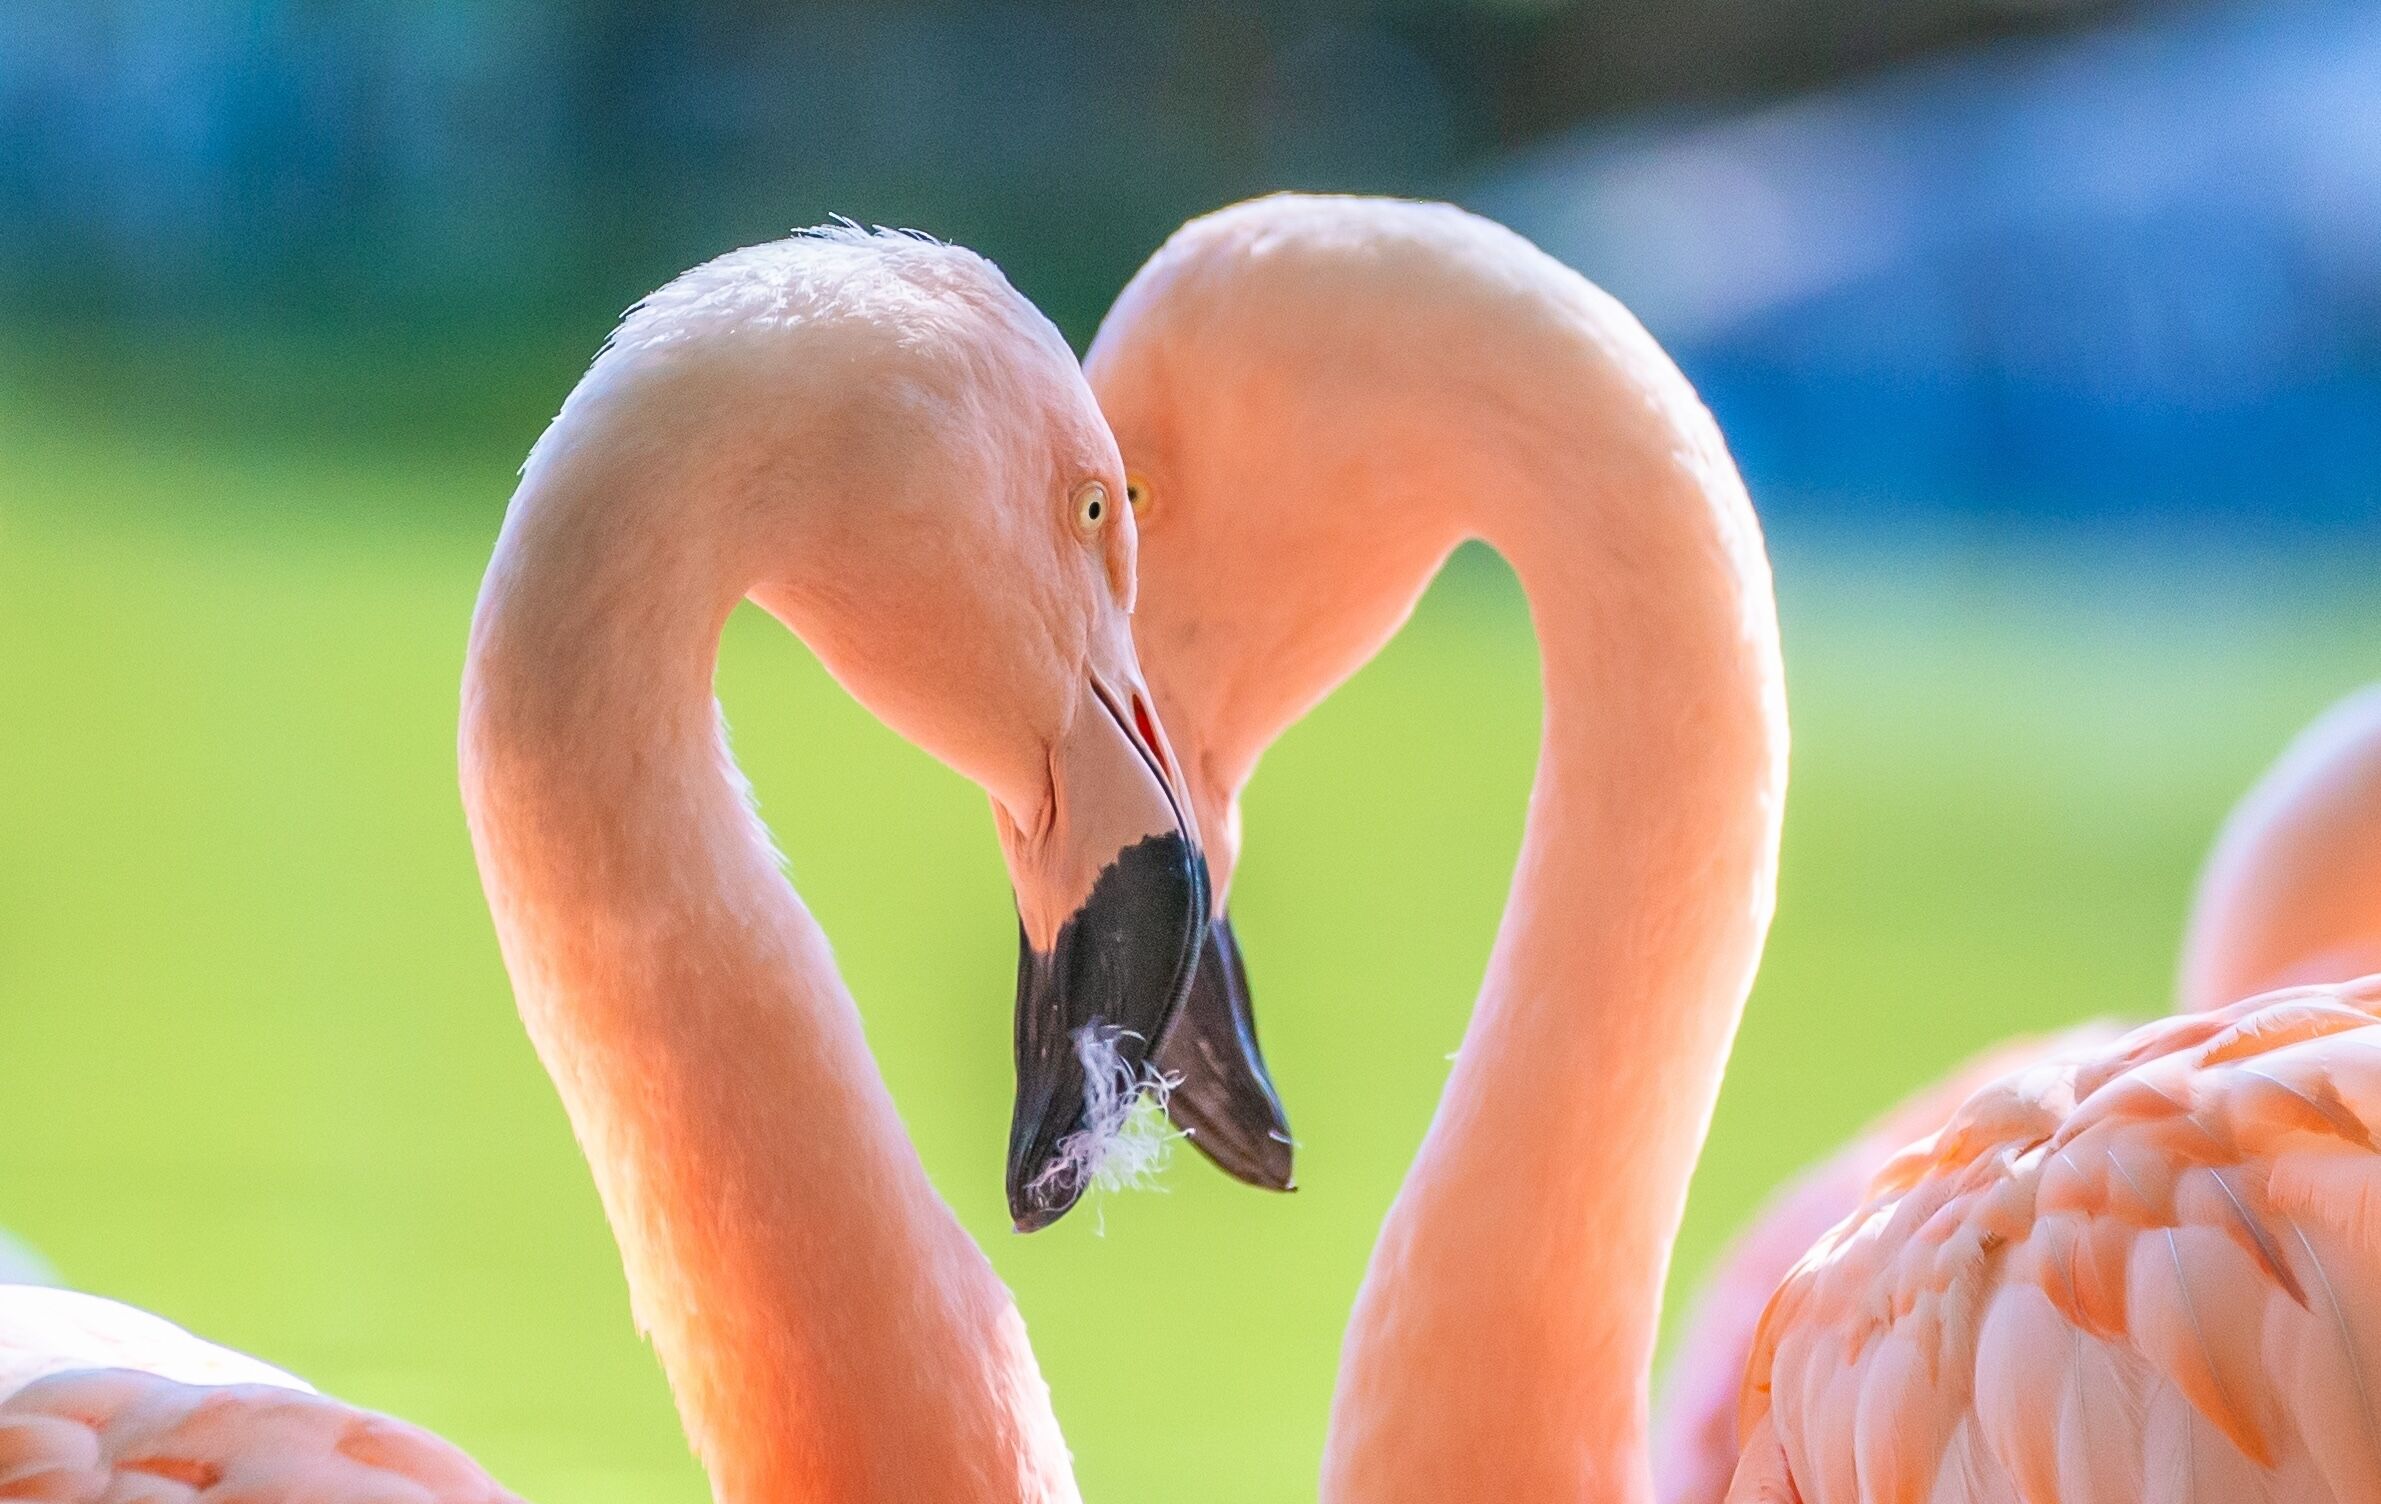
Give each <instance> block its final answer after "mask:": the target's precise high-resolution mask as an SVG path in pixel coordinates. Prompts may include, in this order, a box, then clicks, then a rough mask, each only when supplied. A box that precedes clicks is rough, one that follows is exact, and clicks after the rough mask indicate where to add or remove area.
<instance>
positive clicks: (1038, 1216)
mask: <svg viewBox="0 0 2381 1504" xmlns="http://www.w3.org/2000/svg"><path fill="white" fill-rule="evenodd" d="M1074 1204H1075V1202H1074V1198H1073V1197H1071V1196H1070V1197H1068V1198H1067V1201H1066V1204H1065V1205H1064V1206H1037V1207H1029V1208H1026V1209H1023V1210H1020V1209H1019V1208H1018V1207H1017V1206H1015V1205H1014V1204H1013V1203H1012V1204H1011V1205H1010V1207H1009V1221H1010V1224H1011V1225H1012V1226H1013V1227H1015V1228H1016V1230H1017V1231H1019V1232H1021V1233H1034V1232H1040V1231H1041V1230H1042V1229H1043V1228H1045V1227H1048V1226H1049V1225H1050V1224H1051V1223H1053V1222H1056V1221H1057V1220H1058V1219H1059V1218H1061V1217H1063V1216H1065V1215H1066V1214H1067V1212H1068V1210H1069V1209H1070V1208H1072V1207H1073V1206H1074Z"/></svg>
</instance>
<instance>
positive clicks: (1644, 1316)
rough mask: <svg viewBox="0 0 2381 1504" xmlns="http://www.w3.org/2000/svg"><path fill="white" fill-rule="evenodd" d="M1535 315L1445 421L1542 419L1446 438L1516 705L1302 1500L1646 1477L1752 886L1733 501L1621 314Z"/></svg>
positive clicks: (1757, 768) (1744, 582)
mask: <svg viewBox="0 0 2381 1504" xmlns="http://www.w3.org/2000/svg"><path fill="white" fill-rule="evenodd" d="M1573 285H1574V286H1576V284H1573ZM1578 292H1579V293H1580V294H1585V289H1584V288H1583V287H1581V288H1578ZM1561 314H1562V317H1561V318H1559V319H1550V320H1548V321H1547V322H1548V324H1549V326H1550V330H1549V332H1548V333H1547V335H1546V338H1547V339H1548V341H1549V345H1550V348H1547V349H1542V350H1541V349H1528V350H1517V351H1511V350H1509V351H1505V352H1501V353H1504V354H1505V355H1506V356H1507V358H1508V359H1509V360H1510V364H1511V366H1512V368H1513V369H1515V370H1519V371H1526V372H1528V373H1529V378H1530V381H1531V383H1532V384H1533V390H1532V391H1531V392H1530V393H1528V394H1524V395H1519V396H1516V397H1515V398H1514V399H1513V400H1514V405H1515V406H1516V407H1517V408H1520V409H1522V412H1521V418H1522V420H1523V421H1521V422H1518V423H1514V424H1512V425H1510V426H1505V425H1499V424H1493V423H1487V422H1483V423H1481V424H1479V425H1476V427H1475V428H1473V430H1472V431H1473V432H1477V433H1495V432H1500V431H1501V432H1506V433H1513V432H1520V433H1525V434H1537V435H1553V436H1556V442H1554V443H1553V444H1551V445H1549V446H1548V447H1547V448H1545V449H1544V450H1543V451H1538V452H1527V453H1524V452H1507V453H1500V454H1481V455H1476V456H1470V457H1464V458H1459V459H1455V460H1452V461H1451V462H1450V463H1452V464H1453V465H1454V466H1455V467H1456V468H1457V469H1458V470H1460V471H1464V472H1466V473H1465V474H1464V476H1463V479H1462V480H1461V482H1460V483H1456V484H1451V485H1449V486H1448V487H1447V489H1446V494H1457V495H1463V496H1468V497H1471V498H1475V499H1476V500H1475V503H1474V505H1473V510H1472V515H1470V516H1469V517H1467V518H1466V519H1464V525H1465V526H1467V527H1468V528H1470V529H1471V530H1473V531H1476V532H1477V533H1479V534H1480V535H1481V536H1483V537H1485V538H1486V539H1487V540H1488V541H1489V542H1490V543H1491V544H1492V545H1494V546H1496V547H1497V548H1498V549H1499V550H1500V551H1501V552H1503V553H1504V555H1505V556H1506V558H1507V559H1508V560H1509V561H1510V562H1511V563H1512V565H1513V567H1514V569H1515V571H1516V572H1517V574H1518V575H1519V576H1520V579H1521V582H1522V586H1523V588H1524V590H1525V591H1526V592H1527V594H1528V596H1529V599H1530V607H1531V615H1532V619H1533V621H1534V622H1535V625H1536V628H1537V633H1538V639H1539V644H1540V651H1541V654H1542V659H1543V673H1544V682H1545V694H1546V705H1545V720H1544V731H1543V737H1542V742H1541V749H1540V754H1539V765H1538V773H1537V779H1536V782H1535V784H1534V786H1533V788H1532V790H1531V795H1530V804H1529V828H1528V832H1527V835H1526V836H1525V838H1524V841H1523V845H1522V853H1521V859H1520V863H1519V867H1518V869H1517V870H1516V872H1515V874H1514V880H1513V887H1512V892H1511V895H1510V898H1509V900H1508V904H1507V910H1506V914H1505V920H1504V924H1503V927H1502V929H1501V930H1500V932H1499V934H1498V936H1497V943H1496V948H1495V951H1494V954H1493V955H1492V957H1491V959H1490V962H1489V968H1488V975H1487V979H1486V981H1485V983H1484V985H1483V988H1482V991H1481V995H1480V999H1479V1002H1478V1005H1477V1008H1476V1010H1475V1012H1474V1014H1473V1016H1472V1020H1471V1024H1470V1027H1469V1029H1468V1030H1467V1031H1466V1033H1465V1036H1464V1040H1463V1047H1462V1050H1461V1052H1460V1054H1459V1056H1458V1058H1457V1062H1456V1065H1455V1067H1454V1070H1453V1072H1452V1074H1451V1075H1450V1077H1449V1080H1448V1083H1447V1087H1446V1090H1445V1092H1444V1094H1443V1095H1442V1097H1441V1099H1440V1102H1439V1106H1438V1111H1437V1114H1436V1117H1435V1118H1434V1120H1433V1122H1432V1124H1431V1128H1430V1132H1429V1134H1428V1136H1427V1138H1426V1139H1425V1140H1424V1143H1423V1145H1422V1149H1421V1152H1420V1154H1419V1155H1418V1156H1417V1158H1416V1161H1415V1164H1414V1167H1413V1169H1412V1171H1411V1172H1410V1173H1409V1175H1408V1176H1407V1178H1406V1181H1405V1185H1404V1187H1403V1189H1402V1190H1401V1191H1400V1192H1399V1195H1398V1198H1397V1202H1396V1205H1395V1206H1394V1207H1393V1208H1392V1210H1391V1211H1390V1214H1389V1217H1388V1220H1387V1223H1386V1225H1385V1226H1384V1228H1383V1230H1382V1234H1381V1238H1380V1241H1379V1243H1378V1244H1377V1245H1376V1247H1375V1249H1374V1251H1373V1256H1372V1262H1371V1265H1370V1268H1369V1270H1368V1271H1367V1273H1366V1276H1365V1281H1364V1287H1363V1290H1362V1292H1361V1294H1360V1295H1359V1296H1358V1298H1357V1304H1356V1310H1355V1314H1354V1316H1353V1318H1352V1320H1351V1322H1350V1326H1349V1331H1348V1336H1347V1339H1346V1346H1345V1350H1344V1354H1343V1359H1342V1363H1341V1367H1340V1379H1339V1387H1338V1392H1337V1394H1336V1396H1335V1398H1334V1403H1333V1407H1332V1418H1331V1435H1330V1441H1329V1444H1328V1447H1327V1450H1326V1456H1325V1461H1324V1471H1323V1497H1324V1498H1325V1499H1327V1500H1335V1501H1364V1504H1377V1501H1383V1500H1409V1499H1410V1500H1416V1501H1420V1500H1425V1499H1449V1498H1483V1499H1490V1498H1496V1499H1542V1500H1553V1499H1582V1500H1584V1499H1593V1500H1596V1501H1598V1504H1611V1501H1619V1504H1637V1501H1646V1500H1650V1499H1651V1497H1652V1494H1651V1488H1650V1481H1649V1478H1648V1476H1647V1465H1646V1437H1645V1428H1646V1407H1647V1402H1646V1386H1647V1377H1648V1371H1649V1368H1650V1366H1651V1362H1652V1358H1653V1348H1654V1337H1655V1330H1656V1325H1657V1321H1658V1318H1659V1314H1660V1306H1661V1292H1662V1284H1663V1279H1664V1276H1665V1273H1666V1271H1667V1266H1668V1263H1669V1257H1670V1249H1671V1243H1672V1240H1673V1239H1674V1237H1675V1236H1676V1233H1677V1229H1678V1223H1679V1217H1680V1214H1681V1211H1682V1209H1683V1207H1684V1204H1685V1198H1686V1189H1687V1181H1688V1178H1689V1175H1690V1173H1691V1172H1692V1170H1693V1167H1694V1163H1695V1159H1696V1157H1697V1155H1698V1154H1699V1153H1700V1151H1701V1148H1702V1143H1703V1137H1704V1133H1705V1130H1706V1128H1707V1126H1708V1123H1709V1119H1710V1114H1711V1108H1712V1104H1713V1102H1714V1100H1715V1098H1716V1097H1717V1094H1718V1090H1719V1083H1720V1075H1721V1072H1722V1069H1723V1068H1724V1066H1725V1063H1726V1058H1727V1052H1728V1047H1729V1043H1730V1041H1731V1039H1732V1038H1733V1036H1734V1032H1735V1028H1736V1023H1737V1019H1738V1017H1739V1015H1740V1013H1741V1011H1742V1007H1743V1002H1744V998H1745V994H1746V992H1747V990H1748V989H1749V988H1750V986H1751V982H1752V977H1753V971H1754V968H1755V965H1756V963H1757V961H1758V958H1759V953H1760V948H1761V944H1762V940H1763V938H1764V936H1765V934H1766V930H1767V925H1768V920H1769V914H1770V910H1771V906H1772V900H1773V894H1774V879H1775V868H1776V856H1777V838H1778V822H1779V816H1780V811H1781V806H1782V799H1783V794H1784V779H1785V741H1786V728H1785V707H1784V700H1783V687H1782V681H1781V672H1780V668H1779V662H1778V644H1777V628H1776V619H1775V610H1774V606H1773V604H1772V600H1771V593H1770V584H1769V572H1768V563H1767V558H1766V556H1765V554H1764V553H1763V550H1762V547H1761V540H1760V533H1759V528H1758V525H1757V524H1756V522H1755V520H1754V518H1753V514H1752V510H1751V507H1750V506H1749V504H1748V503H1747V501H1746V500H1745V496H1744V492H1743V489H1742V486H1741V483H1740V482H1739V481H1738V480H1737V478H1736V472H1735V469H1734V467H1733V465H1732V464H1731V463H1730V462H1729V460H1728V458H1727V455H1726V452H1725V450H1724V448H1723V447H1722V445H1721V442H1720V439H1719V435H1718V432H1717V431H1716V429H1714V428H1713V426H1712V424H1711V422H1710V419H1709V417H1708V415H1707V414H1706V413H1705V412H1704V411H1703V409H1702V407H1701V405H1700V403H1699V402H1697V401H1696V399H1695V397H1694V395H1693V393H1692V392H1691V391H1690V390H1689V389H1688V388H1687V386H1686V383H1685V381H1684V380H1683V378H1681V377H1680V376H1679V375H1678V373H1677V371H1676V370H1675V369H1674V368H1673V367H1672V366H1671V365H1670V363H1669V361H1668V360H1667V359H1666V358H1665V357H1664V356H1663V355H1662V354H1661V352H1660V351H1659V349H1658V348H1656V347H1655V346H1654V344H1653V343H1652V341H1651V340H1650V339H1649V338H1648V337H1647V336H1646V335H1645V334H1644V332H1643V331H1642V330H1641V329H1639V328H1638V327H1637V326H1636V324H1635V323H1634V321H1633V320H1631V319H1629V317H1628V316H1627V314H1625V313H1624V312H1622V311H1621V310H1620V309H1619V308H1618V307H1617V306H1616V305H1613V304H1611V303H1609V301H1608V300H1605V299H1603V298H1601V296H1600V295H1586V296H1585V301H1584V303H1583V304H1582V305H1581V306H1576V307H1573V306H1565V307H1564V308H1562V309H1561ZM1506 384H1507V385H1508V386H1509V385H1510V384H1511V383H1510V382H1507V383H1506ZM1540 404H1543V405H1542V406H1541V405H1540ZM1450 427H1451V429H1461V428H1463V425H1461V424H1456V425H1450ZM1456 442H1457V441H1456V440H1450V441H1449V443H1450V446H1452V445H1453V444H1454V443H1456ZM1538 442H1540V443H1544V442H1545V441H1544V440H1539V441H1538ZM1516 447H1518V446H1516ZM1488 503H1493V504H1494V508H1495V509H1494V510H1493V511H1490V510H1488V507H1487V504H1488Z"/></svg>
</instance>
